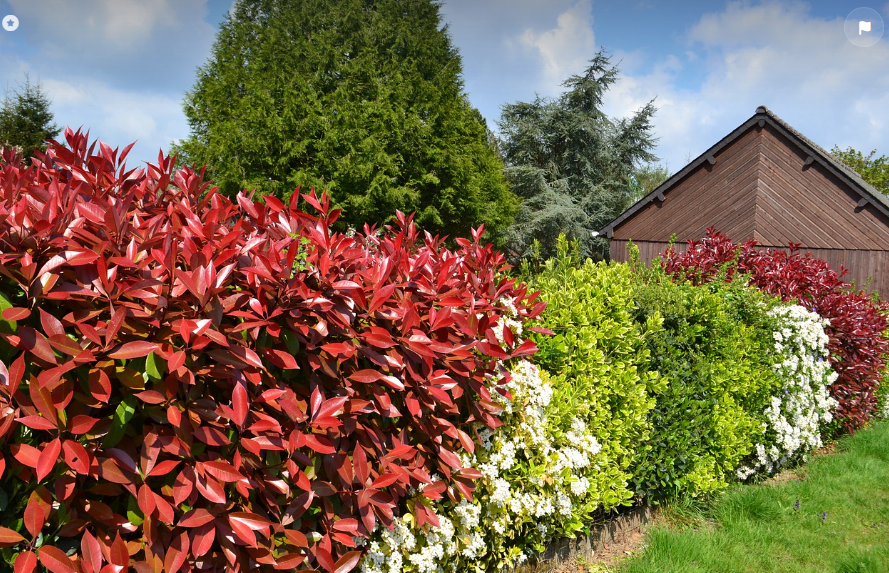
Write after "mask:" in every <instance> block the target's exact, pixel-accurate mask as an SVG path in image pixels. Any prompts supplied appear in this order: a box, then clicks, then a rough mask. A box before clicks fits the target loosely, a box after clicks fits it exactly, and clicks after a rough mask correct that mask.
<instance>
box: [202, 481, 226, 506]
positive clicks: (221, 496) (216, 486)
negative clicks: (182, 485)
mask: <svg viewBox="0 0 889 573" xmlns="http://www.w3.org/2000/svg"><path fill="white" fill-rule="evenodd" d="M195 486H196V487H197V488H198V493H200V494H201V495H202V496H204V498H205V499H206V500H207V501H211V502H213V503H225V489H223V487H222V484H221V483H219V482H218V481H216V480H215V479H213V478H211V477H209V476H207V477H205V478H203V479H202V478H201V477H200V476H198V477H197V479H196V480H195Z"/></svg>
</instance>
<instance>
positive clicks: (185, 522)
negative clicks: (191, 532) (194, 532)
mask: <svg viewBox="0 0 889 573" xmlns="http://www.w3.org/2000/svg"><path fill="white" fill-rule="evenodd" d="M214 519H216V517H215V516H214V515H213V514H212V513H210V512H209V511H207V510H206V509H204V508H201V507H198V508H196V509H192V510H191V511H189V512H188V513H186V514H185V515H183V516H182V519H180V520H179V524H178V525H179V527H200V526H202V525H206V524H208V523H210V522H211V521H213V520H214Z"/></svg>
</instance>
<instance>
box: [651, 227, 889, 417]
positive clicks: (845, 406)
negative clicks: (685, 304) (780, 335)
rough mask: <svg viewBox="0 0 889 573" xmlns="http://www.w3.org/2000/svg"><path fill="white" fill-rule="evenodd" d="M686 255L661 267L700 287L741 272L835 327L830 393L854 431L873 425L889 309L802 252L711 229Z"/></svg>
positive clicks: (888, 347)
mask: <svg viewBox="0 0 889 573" xmlns="http://www.w3.org/2000/svg"><path fill="white" fill-rule="evenodd" d="M688 243H689V246H688V251H686V252H685V253H679V252H677V251H676V250H674V249H670V250H668V251H667V252H666V253H665V257H664V258H663V260H662V264H663V266H664V268H665V269H666V271H667V272H669V273H672V274H673V275H674V276H677V277H687V278H688V279H689V280H692V281H693V282H695V283H697V284H700V283H704V282H709V281H711V280H713V278H714V277H716V276H717V274H718V273H719V272H720V269H724V272H725V276H726V279H727V280H731V278H732V277H733V276H734V274H735V273H736V272H741V273H746V274H748V275H749V276H750V281H751V283H752V284H754V285H756V286H757V287H758V288H759V289H761V290H763V291H765V292H768V293H771V294H773V295H776V296H779V297H780V298H781V299H782V300H785V301H787V300H792V299H796V300H798V301H799V303H800V304H801V305H803V306H805V307H806V308H808V309H809V310H813V311H815V312H817V313H818V314H820V315H821V316H823V317H824V318H827V319H828V320H830V327H829V328H828V329H827V334H828V336H829V337H830V343H829V345H828V348H829V350H830V354H831V358H830V361H831V366H832V367H833V369H834V370H835V371H836V372H837V374H838V375H839V377H838V378H837V380H836V382H834V383H833V384H832V385H831V386H830V392H831V395H832V396H833V397H834V398H835V399H836V400H837V401H838V402H839V406H838V407H837V412H836V415H837V419H838V420H839V421H840V422H841V423H842V425H843V428H844V429H845V430H846V431H848V432H854V431H855V430H856V429H857V428H859V427H861V426H862V425H863V424H864V423H865V422H867V421H868V420H869V419H870V418H871V416H872V415H873V414H874V412H875V410H876V407H877V396H876V394H875V391H876V390H877V388H878V386H879V383H880V378H881V375H882V372H883V371H884V369H885V367H886V360H887V357H889V356H887V353H889V340H887V338H886V337H885V334H886V330H887V328H889V322H887V311H889V303H885V302H877V301H875V300H874V299H872V298H871V297H870V296H868V295H867V294H866V293H864V292H863V291H853V290H851V288H850V287H851V285H850V284H849V283H847V282H845V281H843V280H842V278H841V277H842V275H843V274H845V270H843V269H840V273H837V272H836V271H834V270H833V269H831V268H830V265H828V264H827V263H826V262H824V261H822V260H821V259H816V258H813V257H812V256H811V254H809V253H806V254H805V255H802V254H800V252H799V250H798V245H792V244H791V245H790V249H789V251H783V250H777V249H762V248H757V246H756V241H753V240H749V241H747V242H746V243H744V244H742V245H735V244H734V243H732V242H731V240H729V238H728V237H726V236H725V235H723V234H721V233H717V232H716V231H714V230H713V229H708V230H707V237H705V238H703V239H701V240H694V241H689V242H688Z"/></svg>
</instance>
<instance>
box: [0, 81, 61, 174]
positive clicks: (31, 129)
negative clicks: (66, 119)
mask: <svg viewBox="0 0 889 573" xmlns="http://www.w3.org/2000/svg"><path fill="white" fill-rule="evenodd" d="M50 105H51V102H50V100H49V97H47V95H46V94H45V93H44V92H43V88H42V87H41V85H40V82H37V83H36V84H32V83H31V80H30V78H29V77H28V76H27V75H26V76H25V83H24V84H21V85H19V87H18V89H16V90H12V91H11V92H10V91H7V92H6V94H5V96H4V98H3V103H2V105H0V147H18V148H21V150H22V151H21V153H22V155H23V156H24V157H25V158H29V157H33V156H34V152H35V151H44V150H45V149H46V140H48V139H52V138H54V137H55V136H57V135H58V134H59V132H60V131H61V130H60V129H59V127H58V126H57V125H55V124H54V123H53V114H52V111H50V109H49V108H50Z"/></svg>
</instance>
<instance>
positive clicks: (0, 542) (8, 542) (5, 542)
mask: <svg viewBox="0 0 889 573" xmlns="http://www.w3.org/2000/svg"><path fill="white" fill-rule="evenodd" d="M24 540H25V538H24V537H22V536H21V535H19V533H18V532H16V531H13V530H11V529H9V528H7V527H0V547H12V546H13V545H15V544H16V543H20V542H22V541H24Z"/></svg>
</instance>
